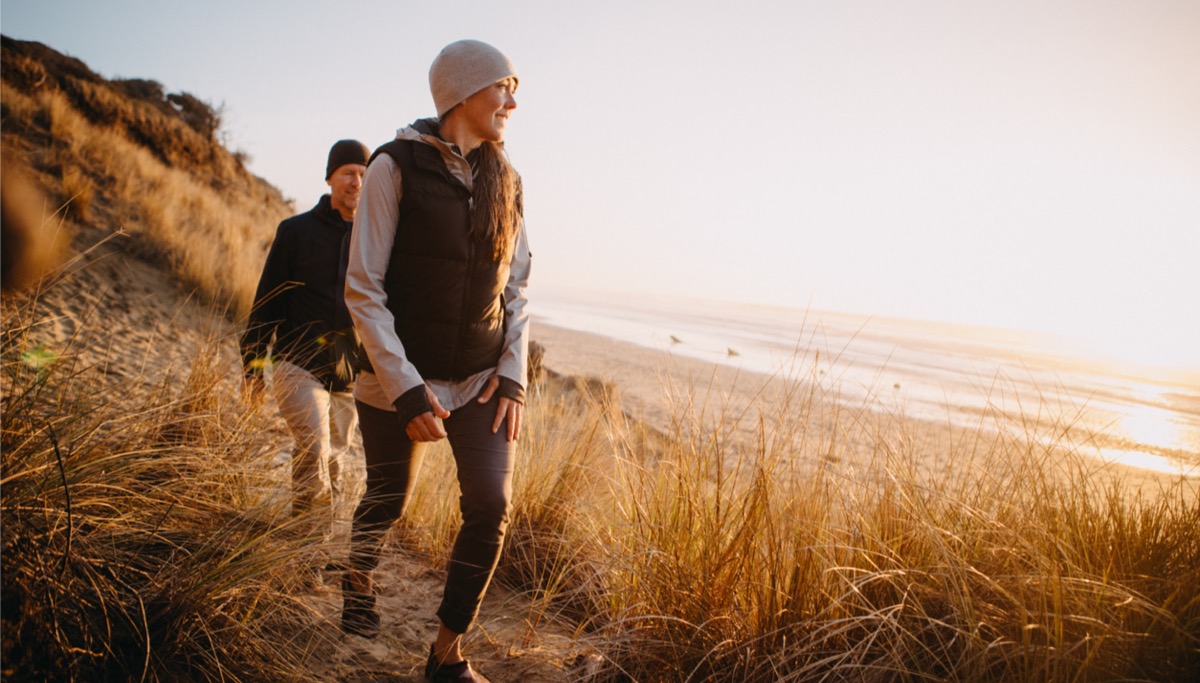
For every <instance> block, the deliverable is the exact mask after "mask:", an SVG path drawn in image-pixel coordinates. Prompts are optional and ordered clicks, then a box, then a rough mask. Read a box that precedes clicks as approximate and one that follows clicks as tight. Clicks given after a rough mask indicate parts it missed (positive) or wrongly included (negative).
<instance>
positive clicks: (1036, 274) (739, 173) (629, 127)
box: [0, 0, 1200, 369]
mask: <svg viewBox="0 0 1200 683" xmlns="http://www.w3.org/2000/svg"><path fill="white" fill-rule="evenodd" d="M0 30H2V31H3V33H4V34H5V35H8V36H11V37H14V38H20V39H25V40H37V41H41V42H44V43H46V44H48V45H50V46H51V47H53V48H55V49H57V50H59V51H61V52H65V53H67V54H69V55H72V56H75V57H78V58H80V59H82V60H83V61H84V62H86V63H87V64H88V65H89V66H90V67H91V68H92V69H93V70H95V71H97V72H99V73H100V74H101V75H103V76H106V77H109V78H113V77H136V78H152V79H155V80H158V81H161V82H162V83H163V84H164V86H166V88H167V89H168V91H179V90H186V91H188V92H191V93H192V94H194V95H196V96H198V97H200V98H202V99H205V100H208V101H210V102H213V103H215V104H222V103H223V104H224V106H225V114H226V122H227V134H228V137H229V139H230V144H231V147H233V148H234V149H242V150H244V151H245V152H247V153H248V154H249V155H250V157H251V158H252V162H251V169H252V170H253V171H254V172H255V173H257V174H259V175H261V176H263V177H264V178H266V179H267V180H268V181H270V182H271V183H273V184H275V185H276V186H278V187H279V188H281V189H282V190H283V192H284V194H285V195H287V196H288V197H291V198H293V199H295V200H296V203H297V207H298V208H301V209H306V208H308V207H309V206H310V205H312V204H313V203H315V201H316V199H317V197H318V196H319V195H320V194H321V193H322V192H323V191H324V190H325V188H326V186H325V185H324V183H323V181H322V176H323V175H324V164H325V155H326V153H327V151H328V148H329V145H330V144H331V143H332V142H333V141H334V140H336V139H338V138H342V137H357V138H359V139H361V140H363V141H364V142H366V143H367V144H368V145H369V146H372V147H374V146H377V145H379V144H381V143H383V142H385V141H386V140H388V139H390V138H391V137H392V135H393V134H394V131H395V129H396V128H397V127H399V126H401V125H403V124H406V123H408V122H411V121H412V120H413V119H415V118H418V117H423V116H428V115H431V114H432V113H433V105H432V100H431V98H430V96H429V89H428V80H427V74H428V68H429V63H430V62H431V61H432V59H433V57H434V56H435V55H436V54H437V52H438V50H439V49H441V47H442V46H443V45H445V44H446V43H449V42H451V41H453V40H456V39H458V38H464V37H469V38H478V39H481V40H485V41H488V42H490V43H492V44H494V45H496V46H497V47H499V48H500V49H501V50H503V51H504V52H505V53H506V54H507V55H508V56H509V57H510V58H511V59H512V61H513V62H514V63H515V64H516V67H517V71H518V73H519V75H520V78H521V84H520V89H519V90H518V92H517V101H518V104H519V107H518V109H517V111H516V112H515V113H514V115H513V118H512V119H511V120H510V123H509V128H508V148H509V152H510V156H511V157H512V159H513V162H514V164H515V165H516V166H517V168H518V170H519V171H520V172H521V174H522V176H523V177H524V179H525V187H526V207H527V211H526V219H527V223H528V228H529V233H530V240H531V243H532V247H533V251H534V261H535V287H534V288H533V291H534V293H535V294H536V293H537V292H538V291H553V290H555V289H556V288H566V287H572V286H582V287H601V288H618V289H621V290H624V291H631V292H643V291H646V292H661V293H667V294H682V295H689V296H698V297H716V298H722V299H729V300H741V301H752V302H761V303H775V304H783V305H790V306H796V307H812V308H815V309H832V310H841V311H851V312H859V313H868V314H873V315H884V316H900V317H908V318H918V319H930V320H944V321H952V322H965V323H973V324H983V325H993V326H1000V327H1009V328H1016V329H1031V330H1039V331H1050V332H1055V333H1059V334H1067V335H1072V336H1077V337H1081V338H1083V339H1085V340H1087V341H1088V342H1089V343H1090V344H1091V345H1092V346H1093V347H1094V348H1095V349H1097V350H1100V351H1105V352H1112V353H1117V354H1120V355H1122V356H1126V357H1131V358H1136V359H1142V360H1154V361H1159V362H1165V363H1170V364H1174V365H1177V366H1185V367H1189V368H1192V369H1200V1H1197V0H1119V1H1117V0H1032V1H1022V0H1003V1H991V0H988V1H978V2H972V1H969V0H944V1H909V2H893V1H889V0H877V1H863V2H834V1H831V0H822V1H816V0H810V1H793V2H784V1H780V2H754V1H753V0H750V1H739V2H736V3H734V2H726V3H714V2H695V1H692V2H685V1H683V0H680V1H677V2H648V1H644V2H622V1H620V0H608V1H606V2H552V1H545V2H534V1H528V2H516V3H511V2H510V3H496V2H489V3H481V2H480V3H477V2H451V1H447V0H443V1H441V2H433V3H406V2H398V1H396V0H388V1H382V0H381V1H373V2H372V1H360V2H355V3H334V2H282V1H280V2H246V1H245V0H229V1H226V0H219V1H213V0H210V1H206V2H195V1H194V0H192V1H190V2H170V1H159V2H150V1H139V2H135V1H133V0H107V1H106V2H83V1H76V2H64V1H55V0H4V3H3V6H2V7H0Z"/></svg>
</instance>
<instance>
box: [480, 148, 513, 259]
mask: <svg viewBox="0 0 1200 683" xmlns="http://www.w3.org/2000/svg"><path fill="white" fill-rule="evenodd" d="M472 156H475V159H474V164H472V165H473V166H474V169H473V174H474V182H473V185H474V188H473V190H472V191H471V199H472V201H473V203H474V205H475V210H474V211H472V212H471V232H472V233H473V234H474V235H475V238H476V239H478V240H479V241H480V242H482V243H483V244H485V245H490V246H491V249H492V260H494V261H496V262H497V263H504V262H507V261H509V260H511V258H512V250H513V246H514V244H515V243H516V239H517V231H518V230H520V229H521V178H520V176H518V175H517V171H516V170H515V169H514V168H513V167H512V164H509V163H508V155H507V154H505V152H504V147H503V146H501V145H500V144H498V143H495V142H488V141H484V142H483V143H482V144H480V145H479V147H478V148H477V149H476V150H475V152H474V154H473V155H472Z"/></svg>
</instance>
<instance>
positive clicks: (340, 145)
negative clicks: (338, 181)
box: [325, 140, 371, 180]
mask: <svg viewBox="0 0 1200 683" xmlns="http://www.w3.org/2000/svg"><path fill="white" fill-rule="evenodd" d="M370 158H371V150H369V149H367V146H366V145H364V144H363V143H361V142H359V141H358V140H338V141H337V142H335V143H333V147H330V148H329V161H328V162H327V163H326V164H325V180H329V176H331V175H333V172H334V171H336V170H338V169H339V168H341V167H342V166H345V165H346V164H361V165H363V166H366V165H367V160H368V159H370Z"/></svg>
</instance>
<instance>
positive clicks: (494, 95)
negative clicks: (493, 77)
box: [462, 78, 517, 142]
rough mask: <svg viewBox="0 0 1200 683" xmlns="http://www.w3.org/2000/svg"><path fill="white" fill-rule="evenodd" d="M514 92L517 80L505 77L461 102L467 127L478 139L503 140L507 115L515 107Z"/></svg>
mask: <svg viewBox="0 0 1200 683" xmlns="http://www.w3.org/2000/svg"><path fill="white" fill-rule="evenodd" d="M516 92H517V82H516V81H515V80H513V79H512V78H506V79H504V80H502V81H497V82H495V83H493V84H492V85H489V86H488V87H486V88H484V89H483V90H480V91H479V92H477V93H475V94H474V95H471V96H470V97H468V98H467V99H466V101H464V102H463V103H462V108H463V112H462V113H463V118H464V120H465V122H466V124H467V127H468V129H469V130H470V131H471V132H472V133H473V134H474V135H475V136H477V137H478V138H479V139H480V140H487V141H489V142H503V140H504V126H505V124H506V123H508V115H509V113H510V112H512V110H513V109H516V108H517V100H516V98H515V97H514V95H515V93H516Z"/></svg>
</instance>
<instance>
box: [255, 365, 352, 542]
mask: <svg viewBox="0 0 1200 683" xmlns="http://www.w3.org/2000/svg"><path fill="white" fill-rule="evenodd" d="M272 382H273V384H274V388H275V400H276V402H277V403H278V404H279V413H280V414H281V415H282V416H283V420H284V422H286V423H287V426H288V429H289V430H291V432H292V436H293V437H294V438H295V440H296V446H295V448H294V450H293V451H292V511H293V512H294V513H301V512H304V511H307V510H310V509H312V508H313V507H315V506H317V505H323V506H329V508H330V513H331V522H332V512H333V511H334V510H336V505H338V504H339V502H341V500H340V499H342V498H344V494H345V490H344V489H345V477H344V476H343V473H344V472H346V468H347V467H348V466H349V463H350V454H349V451H350V443H351V438H352V437H353V435H354V430H355V429H356V428H357V426H358V412H357V411H355V409H354V397H353V395H352V394H351V393H350V392H330V391H328V390H326V388H325V385H324V384H322V383H321V382H319V381H318V380H317V378H316V377H314V376H313V374H312V373H311V372H309V371H307V370H305V369H304V368H301V367H299V366H297V365H293V364H291V363H288V362H287V361H277V362H276V363H275V367H274V372H273V374H272Z"/></svg>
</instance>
